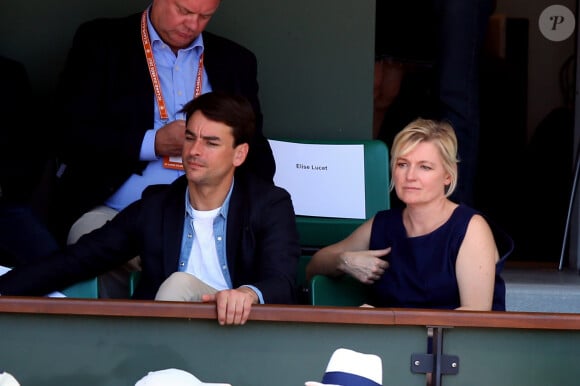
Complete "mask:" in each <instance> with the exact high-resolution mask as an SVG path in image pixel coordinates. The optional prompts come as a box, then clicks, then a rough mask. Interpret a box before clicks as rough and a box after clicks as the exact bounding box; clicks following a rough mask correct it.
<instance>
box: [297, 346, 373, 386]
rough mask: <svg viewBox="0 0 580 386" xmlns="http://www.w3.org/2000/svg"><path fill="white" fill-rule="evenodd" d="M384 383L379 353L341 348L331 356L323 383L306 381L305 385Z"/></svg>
mask: <svg viewBox="0 0 580 386" xmlns="http://www.w3.org/2000/svg"><path fill="white" fill-rule="evenodd" d="M382 384H383V361H382V360H381V358H380V357H379V356H378V355H373V354H363V353H360V352H357V351H353V350H349V349H346V348H339V349H337V350H336V351H335V352H334V353H333V354H332V356H331V357H330V361H329V362H328V366H327V367H326V372H325V373H324V377H323V378H322V383H319V382H306V383H305V386H322V385H336V386H381V385H382Z"/></svg>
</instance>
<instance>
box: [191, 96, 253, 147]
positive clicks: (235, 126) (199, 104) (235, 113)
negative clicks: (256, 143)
mask: <svg viewBox="0 0 580 386" xmlns="http://www.w3.org/2000/svg"><path fill="white" fill-rule="evenodd" d="M198 110H199V111H201V112H202V113H203V115H204V116H205V117H206V118H207V119H210V120H212V121H215V122H221V123H224V124H226V125H228V126H230V127H231V128H232V134H233V136H234V146H238V145H239V144H242V143H249V142H250V140H251V138H252V137H253V135H254V132H255V130H256V115H255V113H254V109H253V108H252V105H251V104H250V102H249V101H248V100H247V99H246V98H245V97H243V96H241V95H237V94H230V93H226V92H223V91H212V92H208V93H205V94H202V95H200V96H198V97H197V98H194V99H192V100H191V101H189V102H188V103H187V104H186V105H185V106H183V109H181V112H183V113H185V120H186V123H187V122H189V119H190V118H191V116H192V115H193V114H194V113H195V112H196V111H198Z"/></svg>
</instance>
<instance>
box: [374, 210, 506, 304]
mask: <svg viewBox="0 0 580 386" xmlns="http://www.w3.org/2000/svg"><path fill="white" fill-rule="evenodd" d="M402 213H403V212H402V209H400V208H397V209H390V210H385V211H381V212H378V213H377V214H376V215H375V218H374V221H373V225H372V231H371V240H370V249H383V248H386V247H391V248H392V249H391V253H390V254H388V255H387V256H385V259H386V260H387V261H388V262H389V264H390V266H389V268H388V269H387V270H386V271H385V273H384V274H383V276H382V277H381V278H380V279H379V280H377V281H376V282H375V283H374V284H373V285H371V304H372V305H374V306H376V307H410V308H434V309H455V308H457V307H459V306H460V305H461V304H460V299H459V287H458V285H457V277H456V273H455V261H456V259H457V254H458V252H459V247H460V246H461V243H462V241H463V238H464V237H465V232H466V230H467V225H468V224H469V220H470V219H471V217H472V216H473V215H474V214H479V213H478V212H476V211H475V210H474V209H472V208H470V207H468V206H465V205H459V206H458V207H457V208H456V209H455V210H454V211H453V214H452V215H451V217H450V218H449V220H448V221H447V222H446V223H445V224H443V225H442V226H440V227H439V228H437V229H436V230H434V231H433V232H431V233H429V234H426V235H423V236H418V237H407V234H406V231H405V227H404V225H403V216H402ZM488 223H489V224H490V226H492V224H491V223H490V222H489V221H488ZM492 231H494V236H495V238H496V244H497V245H498V250H499V252H500V261H499V262H498V263H497V264H496V275H495V288H494V296H493V306H492V309H493V310H497V311H505V283H504V281H503V279H502V278H501V276H500V272H501V269H502V267H503V262H504V260H505V259H506V258H507V256H508V255H509V254H510V253H511V251H512V250H513V242H512V241H511V238H509V236H507V235H506V234H501V235H500V236H501V237H503V238H504V240H498V238H499V237H498V231H497V230H495V229H494V228H493V226H492ZM505 238H507V240H505ZM504 243H505V244H507V251H503V252H502V250H503V249H504V248H503V246H502V245H503V244H504ZM502 253H503V255H502Z"/></svg>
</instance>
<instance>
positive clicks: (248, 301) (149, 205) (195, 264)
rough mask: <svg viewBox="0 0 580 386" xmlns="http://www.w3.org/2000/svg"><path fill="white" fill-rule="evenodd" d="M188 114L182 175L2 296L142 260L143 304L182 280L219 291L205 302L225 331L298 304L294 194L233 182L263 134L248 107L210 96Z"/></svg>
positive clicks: (25, 269)
mask: <svg viewBox="0 0 580 386" xmlns="http://www.w3.org/2000/svg"><path fill="white" fill-rule="evenodd" d="M184 111H185V113H186V117H187V118H186V119H187V126H186V134H185V142H184V145H183V151H182V159H183V164H184V167H185V175H184V176H182V177H180V178H178V179H177V180H176V181H174V182H173V183H172V184H170V185H154V186H150V187H149V188H147V189H146V191H145V193H144V194H143V197H142V198H141V199H140V200H138V201H136V202H134V203H133V204H131V205H129V206H128V207H127V208H126V209H124V210H122V211H121V212H119V214H118V215H117V216H115V217H114V218H113V219H112V220H111V221H110V222H108V223H106V224H105V225H104V226H102V227H101V228H98V229H96V230H94V231H93V232H91V233H89V234H87V235H84V236H83V237H81V238H80V240H79V241H78V242H77V243H76V244H73V245H70V246H68V247H67V248H66V249H64V250H63V251H59V252H58V253H55V254H53V255H51V256H50V257H48V258H46V259H43V260H41V261H38V262H36V263H34V264H29V265H22V266H19V267H16V268H14V269H13V270H12V271H10V272H8V273H6V274H5V275H3V276H0V294H2V295H44V294H47V293H50V292H52V291H55V290H60V289H63V288H65V287H67V286H69V285H71V284H73V283H76V282H79V281H83V280H86V279H89V278H91V277H95V276H96V275H99V274H101V273H103V272H106V271H108V270H110V269H113V268H114V267H117V266H120V265H122V264H124V263H125V262H127V261H128V260H130V259H131V258H133V257H134V256H136V255H140V256H141V262H142V272H141V276H140V279H139V281H138V284H137V287H136V289H135V292H134V294H133V297H134V298H137V299H154V298H155V297H156V294H157V292H158V290H159V288H160V287H161V286H162V284H163V283H164V282H165V281H166V279H167V278H169V277H170V276H171V275H172V274H174V273H175V272H177V271H179V272H183V273H185V274H187V275H191V276H192V277H195V278H197V279H198V280H199V281H201V282H203V283H205V284H207V285H209V286H211V287H212V288H215V291H212V292H208V293H202V294H201V295H202V296H201V300H202V301H205V302H214V301H215V302H216V303H217V313H218V320H219V322H220V323H222V324H243V323H245V321H246V320H247V318H248V315H249V312H250V309H251V306H252V304H258V303H277V304H291V303H295V301H296V286H295V282H296V271H297V266H298V257H299V254H300V245H299V241H298V232H297V230H296V223H295V216H294V209H293V206H292V201H291V198H290V195H289V194H288V192H286V191H285V190H284V189H282V188H280V187H277V186H275V185H274V184H272V183H270V182H267V181H264V180H263V179H261V178H259V177H257V176H255V175H253V174H252V173H235V171H236V169H237V168H238V167H239V166H240V165H242V164H243V163H244V161H245V160H246V157H247V154H248V150H249V142H250V140H251V137H252V133H253V130H254V128H255V121H254V119H255V115H254V112H253V110H252V107H251V105H250V103H249V102H248V101H247V99H245V98H244V97H241V96H239V95H231V94H226V93H222V92H210V93H206V94H203V95H201V96H199V97H198V98H196V99H193V100H192V101H191V102H189V103H188V104H187V105H186V106H185V107H184ZM207 218H209V219H210V220H209V223H207V222H206V223H205V225H204V223H203V222H201V223H200V222H197V223H196V221H198V220H203V219H207ZM224 244H225V245H224ZM224 246H225V248H224Z"/></svg>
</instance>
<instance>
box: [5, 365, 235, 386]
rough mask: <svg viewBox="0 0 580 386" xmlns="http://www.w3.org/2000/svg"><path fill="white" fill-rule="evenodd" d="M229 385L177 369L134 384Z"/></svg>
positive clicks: (163, 371)
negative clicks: (212, 381) (204, 379)
mask: <svg viewBox="0 0 580 386" xmlns="http://www.w3.org/2000/svg"><path fill="white" fill-rule="evenodd" d="M0 385H1V384H0ZM203 385H207V386H231V385H230V384H229V383H205V382H202V381H200V380H199V379H197V377H195V376H194V375H193V374H191V373H188V372H187V371H184V370H179V369H165V370H158V371H150V372H149V373H148V374H147V375H146V376H144V377H143V378H141V379H140V380H139V381H137V383H136V384H135V386H203Z"/></svg>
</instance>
